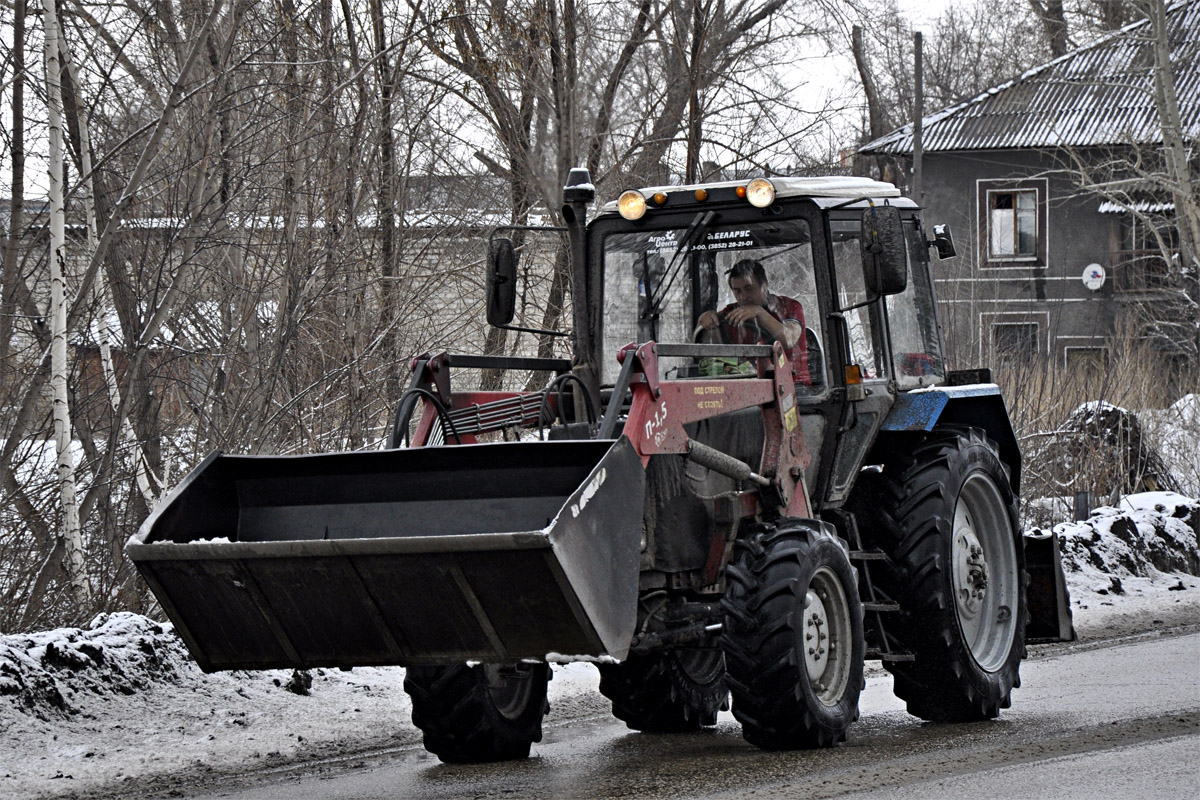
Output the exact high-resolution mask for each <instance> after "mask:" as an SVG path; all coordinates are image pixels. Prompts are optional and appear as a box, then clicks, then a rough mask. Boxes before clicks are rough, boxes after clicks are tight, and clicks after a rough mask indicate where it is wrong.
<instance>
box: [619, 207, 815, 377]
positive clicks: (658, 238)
mask: <svg viewBox="0 0 1200 800" xmlns="http://www.w3.org/2000/svg"><path fill="white" fill-rule="evenodd" d="M603 248H604V325H603V334H602V335H603V349H604V359H603V363H602V364H601V380H602V381H603V382H605V383H612V382H614V381H615V380H616V375H617V371H618V369H619V366H618V364H617V361H616V352H617V351H618V350H620V348H622V347H624V346H625V345H627V344H629V343H630V342H634V341H637V342H645V341H649V340H651V339H653V340H654V341H658V342H670V343H687V342H694V341H696V340H697V338H698V333H697V324H698V322H699V320H700V316H701V314H703V313H704V312H705V311H717V312H720V311H722V310H725V309H727V308H728V307H730V306H732V305H733V304H734V302H735V300H734V295H733V291H732V290H731V288H730V282H729V279H728V277H727V276H726V272H727V271H728V270H729V269H730V268H732V267H733V266H734V264H737V263H738V262H740V261H742V260H744V259H752V260H754V261H756V262H758V263H759V264H761V265H762V268H763V271H764V272H765V275H766V278H767V290H768V293H769V295H773V296H775V299H774V300H773V301H772V308H773V309H775V310H776V311H777V312H778V310H779V309H784V311H782V312H778V313H776V316H779V317H781V318H792V317H795V316H807V319H805V320H803V322H804V323H805V324H807V325H808V327H809V328H814V326H815V325H817V321H818V320H819V319H820V314H818V313H816V309H817V290H816V282H815V278H814V270H813V251H812V237H811V235H810V231H809V227H808V222H807V221H806V220H803V219H792V220H784V221H775V220H771V221H755V222H750V223H748V222H739V223H736V224H718V223H715V222H711V218H704V217H701V216H700V215H697V218H696V219H694V220H691V221H690V222H689V223H685V224H683V225H681V226H680V227H678V228H672V229H658V230H641V231H636V232H631V233H610V234H608V235H607V236H606V237H605V238H604V245H603ZM787 300H794V301H796V302H798V303H799V304H800V306H801V307H802V308H803V309H806V310H809V309H811V311H810V313H808V314H807V315H804V314H800V313H788V311H787V310H788V309H794V308H795V306H794V305H792V304H790V303H788V302H787ZM781 301H782V302H781ZM703 333H704V332H703V331H701V332H700V335H703ZM814 335H815V336H816V337H817V338H819V337H820V331H819V330H815V331H814ZM661 363H662V365H663V371H664V375H665V376H667V377H684V376H685V374H686V368H687V366H689V362H688V360H687V359H677V358H676V359H661Z"/></svg>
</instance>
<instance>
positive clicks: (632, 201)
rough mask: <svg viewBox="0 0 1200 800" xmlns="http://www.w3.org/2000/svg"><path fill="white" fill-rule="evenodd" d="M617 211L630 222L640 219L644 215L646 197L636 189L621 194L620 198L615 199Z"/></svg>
mask: <svg viewBox="0 0 1200 800" xmlns="http://www.w3.org/2000/svg"><path fill="white" fill-rule="evenodd" d="M617 211H620V212H621V216H622V217H624V218H625V219H627V220H630V221H631V222H632V221H633V220H635V219H641V218H642V217H644V216H645V215H646V196H645V195H643V194H642V193H641V192H639V191H637V190H636V189H630V190H629V191H627V192H622V193H621V196H620V198H618V199H617Z"/></svg>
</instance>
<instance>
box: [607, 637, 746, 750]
mask: <svg viewBox="0 0 1200 800" xmlns="http://www.w3.org/2000/svg"><path fill="white" fill-rule="evenodd" d="M600 693H601V694H603V695H604V696H605V697H607V698H608V699H609V700H611V701H612V704H613V716H615V717H616V718H617V719H619V720H621V721H622V722H624V723H625V724H626V725H627V726H629V727H630V728H631V729H633V730H635V731H646V732H648V733H676V732H680V731H694V730H698V729H700V728H703V727H711V726H713V725H716V724H717V712H718V711H720V710H721V707H722V706H724V705H725V702H726V700H727V699H728V697H729V690H728V689H727V688H726V686H725V659H724V657H723V655H722V653H721V651H720V650H718V649H716V648H680V649H675V650H662V651H656V652H651V653H644V654H640V653H632V654H630V656H629V658H627V659H625V660H624V661H622V662H621V663H620V664H601V665H600Z"/></svg>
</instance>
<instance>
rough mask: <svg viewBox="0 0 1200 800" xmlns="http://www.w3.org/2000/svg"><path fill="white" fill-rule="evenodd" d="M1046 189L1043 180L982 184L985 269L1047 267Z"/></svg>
mask: <svg viewBox="0 0 1200 800" xmlns="http://www.w3.org/2000/svg"><path fill="white" fill-rule="evenodd" d="M1046 187H1047V182H1046V181H1045V180H1043V179H1035V180H1024V181H979V197H978V202H979V241H980V242H981V243H983V246H982V247H980V251H981V252H980V262H981V266H985V267H1025V266H1045V264H1046V237H1047V230H1048V229H1047V225H1046Z"/></svg>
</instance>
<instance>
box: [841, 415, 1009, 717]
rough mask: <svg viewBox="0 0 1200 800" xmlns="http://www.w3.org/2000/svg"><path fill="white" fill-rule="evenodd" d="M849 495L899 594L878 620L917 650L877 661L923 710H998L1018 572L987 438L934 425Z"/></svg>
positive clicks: (913, 709)
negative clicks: (895, 617)
mask: <svg viewBox="0 0 1200 800" xmlns="http://www.w3.org/2000/svg"><path fill="white" fill-rule="evenodd" d="M864 477H865V476H864ZM855 505H856V507H857V508H856V514H858V516H859V527H860V530H862V532H863V535H864V536H865V537H867V539H868V543H870V544H874V545H876V546H878V547H880V548H881V549H883V550H884V552H886V553H887V554H888V555H889V556H891V559H892V563H893V564H894V565H895V568H896V572H895V573H893V574H891V575H887V574H884V575H880V581H879V582H880V583H881V584H882V585H884V586H885V588H886V589H887V590H888V591H889V593H892V594H893V596H895V597H896V598H897V599H898V600H899V602H900V606H901V614H900V615H899V616H900V620H899V624H898V625H897V626H896V627H895V629H893V628H891V627H889V629H888V632H889V633H890V634H892V635H893V636H894V637H895V638H896V639H897V640H898V642H899V643H900V644H901V645H902V646H903V647H904V648H905V649H908V650H909V651H911V652H912V653H913V654H914V655H915V656H916V660H915V661H907V662H905V661H901V662H887V661H885V662H884V666H885V667H886V668H887V669H888V670H889V671H891V672H892V674H893V675H894V676H895V682H894V690H895V693H896V695H897V696H898V697H900V698H901V699H903V700H904V701H905V702H906V703H907V705H908V711H909V713H911V714H913V715H915V716H918V717H920V718H922V719H926V720H931V721H937V722H966V721H971V720H981V719H991V718H993V717H996V716H997V715H999V713H1000V709H1001V708H1008V706H1009V705H1010V702H1011V693H1012V689H1013V688H1014V687H1017V686H1020V685H1021V680H1020V666H1021V659H1022V658H1024V657H1025V625H1026V622H1027V621H1028V611H1027V608H1026V596H1025V587H1026V584H1027V583H1028V575H1027V573H1026V571H1025V552H1024V547H1023V546H1022V542H1021V533H1020V529H1019V527H1018V524H1017V501H1016V497H1015V495H1014V493H1013V490H1012V488H1011V484H1010V482H1009V478H1008V471H1007V468H1006V467H1005V466H1004V464H1003V462H1001V461H1000V458H999V456H998V455H997V452H996V446H995V444H994V443H992V442H991V441H989V440H988V439H987V437H986V436H985V435H984V433H983V432H982V431H980V430H978V429H974V428H963V429H945V430H940V431H935V432H934V433H933V434H932V435H930V436H928V437H926V438H925V439H924V440H922V441H921V442H920V443H919V444H917V445H916V446H915V447H914V448H913V449H912V450H911V452H910V453H909V454H907V455H904V456H900V457H893V458H892V459H891V460H890V461H889V462H888V463H886V464H885V465H884V471H883V473H882V475H879V476H875V478H874V481H873V483H870V482H869V485H868V486H867V487H864V492H863V493H862V494H861V495H859V496H858V497H857V498H856V502H855ZM872 574H875V573H872Z"/></svg>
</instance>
